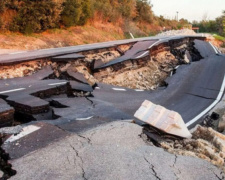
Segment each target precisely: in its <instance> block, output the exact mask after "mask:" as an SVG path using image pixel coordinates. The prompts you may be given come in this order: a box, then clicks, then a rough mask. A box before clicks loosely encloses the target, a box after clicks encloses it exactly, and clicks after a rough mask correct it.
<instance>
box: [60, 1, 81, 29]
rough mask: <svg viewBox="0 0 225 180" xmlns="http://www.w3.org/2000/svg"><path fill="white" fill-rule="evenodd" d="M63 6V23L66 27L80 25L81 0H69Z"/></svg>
mask: <svg viewBox="0 0 225 180" xmlns="http://www.w3.org/2000/svg"><path fill="white" fill-rule="evenodd" d="M63 6H64V8H63V11H62V14H61V19H62V23H63V24H64V25H65V26H66V27H70V26H73V25H78V23H79V20H80V17H81V13H82V8H81V0H67V1H66V2H65V3H63Z"/></svg>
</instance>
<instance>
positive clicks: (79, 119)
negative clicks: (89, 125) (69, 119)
mask: <svg viewBox="0 0 225 180" xmlns="http://www.w3.org/2000/svg"><path fill="white" fill-rule="evenodd" d="M93 117H94V116H90V117H87V118H76V120H77V121H86V120H90V119H92V118H93Z"/></svg>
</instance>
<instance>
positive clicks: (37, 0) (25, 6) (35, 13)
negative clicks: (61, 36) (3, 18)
mask: <svg viewBox="0 0 225 180" xmlns="http://www.w3.org/2000/svg"><path fill="white" fill-rule="evenodd" d="M57 24H58V19H57V14H56V5H55V3H54V2H53V1H52V0H49V1H45V0H23V2H22V4H21V7H20V8H19V10H18V14H17V16H16V17H15V18H14V20H13V22H12V23H11V25H10V30H12V31H20V32H22V33H25V34H30V33H33V32H41V31H44V30H47V29H49V28H54V27H56V26H57Z"/></svg>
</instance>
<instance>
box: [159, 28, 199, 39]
mask: <svg viewBox="0 0 225 180" xmlns="http://www.w3.org/2000/svg"><path fill="white" fill-rule="evenodd" d="M175 35H196V33H195V32H194V31H193V30H190V29H181V30H171V31H166V32H162V33H160V34H158V35H156V36H160V37H161V36H175Z"/></svg>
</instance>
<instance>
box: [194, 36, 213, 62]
mask: <svg viewBox="0 0 225 180" xmlns="http://www.w3.org/2000/svg"><path fill="white" fill-rule="evenodd" d="M194 43H195V45H194V47H195V48H196V49H197V50H198V51H199V52H200V54H201V56H202V57H203V58H207V57H209V56H211V55H212V54H213V55H215V54H217V52H216V51H215V49H214V48H213V47H212V45H211V44H210V43H209V42H205V41H202V40H195V41H194Z"/></svg>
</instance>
